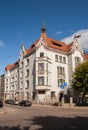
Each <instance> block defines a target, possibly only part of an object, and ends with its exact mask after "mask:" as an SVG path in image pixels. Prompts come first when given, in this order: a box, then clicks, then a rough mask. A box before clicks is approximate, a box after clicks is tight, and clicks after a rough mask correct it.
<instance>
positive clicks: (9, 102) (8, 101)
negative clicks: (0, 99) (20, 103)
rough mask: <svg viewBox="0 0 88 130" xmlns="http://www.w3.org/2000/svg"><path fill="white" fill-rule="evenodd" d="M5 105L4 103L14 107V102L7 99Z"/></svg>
mask: <svg viewBox="0 0 88 130" xmlns="http://www.w3.org/2000/svg"><path fill="white" fill-rule="evenodd" d="M5 103H6V104H11V105H14V100H12V99H7V100H5Z"/></svg>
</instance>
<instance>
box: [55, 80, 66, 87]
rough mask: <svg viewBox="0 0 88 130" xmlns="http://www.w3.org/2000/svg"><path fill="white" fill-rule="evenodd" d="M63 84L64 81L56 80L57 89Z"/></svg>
mask: <svg viewBox="0 0 88 130" xmlns="http://www.w3.org/2000/svg"><path fill="white" fill-rule="evenodd" d="M64 82H65V80H64V79H58V80H57V85H58V87H59V86H60V85H62V84H64Z"/></svg>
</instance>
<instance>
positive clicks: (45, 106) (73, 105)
mask: <svg viewBox="0 0 88 130" xmlns="http://www.w3.org/2000/svg"><path fill="white" fill-rule="evenodd" d="M32 106H34V107H41V108H42V107H44V108H57V109H58V108H74V109H88V106H76V105H75V104H71V105H70V104H69V103H66V104H64V105H63V106H53V105H45V104H32Z"/></svg>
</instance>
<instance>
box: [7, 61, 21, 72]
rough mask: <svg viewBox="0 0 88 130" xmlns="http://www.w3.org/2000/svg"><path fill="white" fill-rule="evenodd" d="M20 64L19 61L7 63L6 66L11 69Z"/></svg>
mask: <svg viewBox="0 0 88 130" xmlns="http://www.w3.org/2000/svg"><path fill="white" fill-rule="evenodd" d="M18 64H19V61H17V62H15V63H13V64H10V65H7V66H6V67H5V70H7V71H9V70H12V69H13V68H15V67H16V66H17V65H18Z"/></svg>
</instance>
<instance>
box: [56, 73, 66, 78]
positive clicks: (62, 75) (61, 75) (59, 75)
mask: <svg viewBox="0 0 88 130" xmlns="http://www.w3.org/2000/svg"><path fill="white" fill-rule="evenodd" d="M57 78H60V79H65V78H66V76H65V74H58V77H57Z"/></svg>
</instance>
